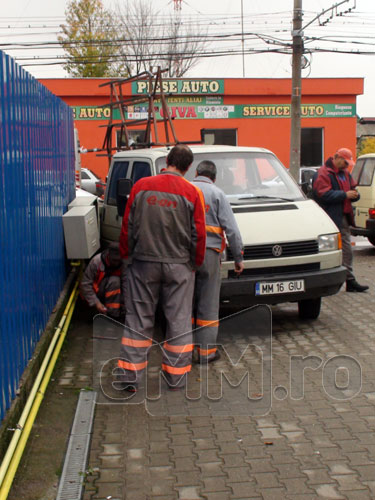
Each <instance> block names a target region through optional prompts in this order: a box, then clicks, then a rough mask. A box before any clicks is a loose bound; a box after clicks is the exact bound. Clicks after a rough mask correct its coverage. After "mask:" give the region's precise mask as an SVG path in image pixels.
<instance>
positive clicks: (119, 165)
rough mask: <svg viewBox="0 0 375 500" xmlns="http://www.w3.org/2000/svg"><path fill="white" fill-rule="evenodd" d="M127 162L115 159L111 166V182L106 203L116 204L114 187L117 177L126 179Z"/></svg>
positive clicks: (115, 186)
mask: <svg viewBox="0 0 375 500" xmlns="http://www.w3.org/2000/svg"><path fill="white" fill-rule="evenodd" d="M128 169H129V162H128V161H116V162H115V163H114V164H113V167H112V174H111V182H110V184H109V186H108V187H109V191H108V205H116V188H117V181H118V180H119V179H126V178H127V175H128Z"/></svg>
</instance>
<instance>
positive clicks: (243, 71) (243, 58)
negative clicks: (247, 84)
mask: <svg viewBox="0 0 375 500" xmlns="http://www.w3.org/2000/svg"><path fill="white" fill-rule="evenodd" d="M241 33H242V76H243V77H244V78H245V39H244V32H243V0H241Z"/></svg>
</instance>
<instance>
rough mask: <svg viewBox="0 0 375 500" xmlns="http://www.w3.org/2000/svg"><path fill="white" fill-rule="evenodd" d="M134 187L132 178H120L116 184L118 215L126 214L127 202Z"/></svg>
mask: <svg viewBox="0 0 375 500" xmlns="http://www.w3.org/2000/svg"><path fill="white" fill-rule="evenodd" d="M132 187H133V181H132V180H131V179H119V180H118V181H117V186H116V205H117V215H118V216H119V217H123V216H124V212H125V207H126V202H127V201H128V196H129V194H130V191H131V189H132Z"/></svg>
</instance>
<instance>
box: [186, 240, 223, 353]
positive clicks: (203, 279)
mask: <svg viewBox="0 0 375 500" xmlns="http://www.w3.org/2000/svg"><path fill="white" fill-rule="evenodd" d="M220 283H221V280H220V253H219V252H216V251H215V250H212V249H211V248H207V250H206V255H205V258H204V262H203V264H202V266H201V267H200V268H199V269H198V271H197V272H196V277H195V291H194V307H193V313H194V315H195V317H193V325H195V327H196V330H195V332H194V342H195V344H196V346H197V351H198V356H199V359H200V361H201V362H205V361H209V360H210V359H212V358H214V357H215V354H216V342H217V335H218V330H219V301H220Z"/></svg>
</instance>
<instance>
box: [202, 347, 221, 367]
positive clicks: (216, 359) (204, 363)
mask: <svg viewBox="0 0 375 500" xmlns="http://www.w3.org/2000/svg"><path fill="white" fill-rule="evenodd" d="M220 358H221V354H220V352H219V351H218V350H216V352H215V356H214V357H213V358H211V359H207V358H199V359H198V361H197V363H198V364H200V365H206V364H207V363H215V361H218V360H219V359H220Z"/></svg>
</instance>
